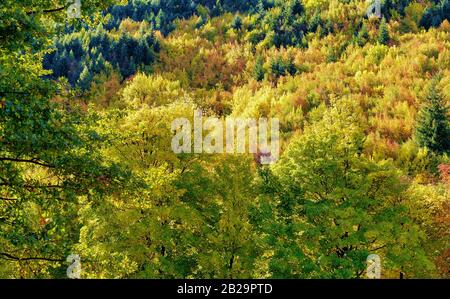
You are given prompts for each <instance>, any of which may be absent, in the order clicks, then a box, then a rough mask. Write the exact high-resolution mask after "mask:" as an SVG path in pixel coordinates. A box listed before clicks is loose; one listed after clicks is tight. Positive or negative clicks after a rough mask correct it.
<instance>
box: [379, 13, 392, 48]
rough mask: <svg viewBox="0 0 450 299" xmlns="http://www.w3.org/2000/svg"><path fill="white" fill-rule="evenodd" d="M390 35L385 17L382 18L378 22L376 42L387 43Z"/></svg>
mask: <svg viewBox="0 0 450 299" xmlns="http://www.w3.org/2000/svg"><path fill="white" fill-rule="evenodd" d="M390 39H391V37H390V36H389V30H388V27H387V23H386V19H385V18H383V19H382V20H381V24H380V30H379V34H378V42H379V43H380V44H382V45H387V44H388V43H389V40H390Z"/></svg>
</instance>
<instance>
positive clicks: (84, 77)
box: [78, 66, 92, 91]
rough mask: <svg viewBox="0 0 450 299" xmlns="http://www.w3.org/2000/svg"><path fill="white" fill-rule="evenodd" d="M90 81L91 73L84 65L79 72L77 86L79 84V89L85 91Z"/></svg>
mask: <svg viewBox="0 0 450 299" xmlns="http://www.w3.org/2000/svg"><path fill="white" fill-rule="evenodd" d="M91 82H92V74H91V72H90V71H89V69H88V67H87V66H84V68H83V71H82V72H81V74H80V78H79V79H78V86H80V88H81V90H83V91H86V90H87V89H88V88H89V87H90V85H91Z"/></svg>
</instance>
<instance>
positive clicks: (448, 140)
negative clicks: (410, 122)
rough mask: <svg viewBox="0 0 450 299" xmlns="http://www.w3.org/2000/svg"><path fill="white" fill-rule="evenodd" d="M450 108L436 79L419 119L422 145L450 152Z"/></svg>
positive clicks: (417, 133)
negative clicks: (449, 113)
mask: <svg viewBox="0 0 450 299" xmlns="http://www.w3.org/2000/svg"><path fill="white" fill-rule="evenodd" d="M447 111H448V108H447V107H445V103H444V98H443V96H442V95H441V94H440V93H439V91H438V88H437V82H436V81H434V82H433V84H432V85H431V87H430V90H429V92H428V96H427V102H426V104H425V106H424V107H423V109H422V111H421V113H420V118H419V120H418V125H417V132H416V137H417V141H418V142H419V144H420V146H423V147H426V148H428V149H429V150H431V151H433V152H435V153H438V154H442V153H448V152H450V125H449V120H448V117H447Z"/></svg>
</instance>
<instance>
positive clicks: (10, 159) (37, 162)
mask: <svg viewBox="0 0 450 299" xmlns="http://www.w3.org/2000/svg"><path fill="white" fill-rule="evenodd" d="M0 161H9V162H19V163H31V164H36V165H40V166H44V167H47V168H55V166H53V165H51V164H46V163H43V162H39V161H37V159H31V160H27V159H14V158H0Z"/></svg>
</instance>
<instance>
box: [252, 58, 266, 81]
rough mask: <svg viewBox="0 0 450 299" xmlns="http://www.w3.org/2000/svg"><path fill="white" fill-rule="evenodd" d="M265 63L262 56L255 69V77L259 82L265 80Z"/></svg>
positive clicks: (258, 59) (257, 60)
mask: <svg viewBox="0 0 450 299" xmlns="http://www.w3.org/2000/svg"><path fill="white" fill-rule="evenodd" d="M264 74H265V71H264V61H263V59H262V57H261V56H259V57H258V58H257V59H256V64H255V68H254V70H253V76H254V77H255V79H256V80H257V81H262V80H264Z"/></svg>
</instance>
